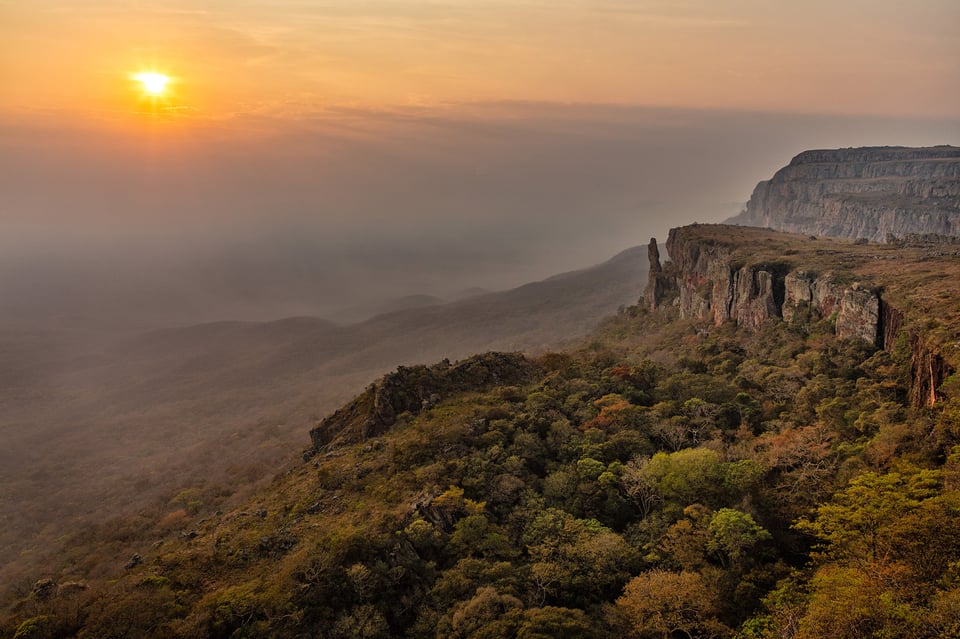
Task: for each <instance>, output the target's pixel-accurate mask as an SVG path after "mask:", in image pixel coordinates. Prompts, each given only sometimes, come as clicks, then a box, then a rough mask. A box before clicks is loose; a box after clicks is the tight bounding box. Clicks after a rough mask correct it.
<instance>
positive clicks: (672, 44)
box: [0, 0, 960, 119]
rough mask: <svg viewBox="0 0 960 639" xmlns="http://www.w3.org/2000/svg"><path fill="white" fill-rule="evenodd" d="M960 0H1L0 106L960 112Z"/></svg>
mask: <svg viewBox="0 0 960 639" xmlns="http://www.w3.org/2000/svg"><path fill="white" fill-rule="evenodd" d="M958 34H960V3H958V2H956V1H955V0H916V1H915V2H904V1H902V0H834V1H826V0H812V1H811V0H805V1H804V2H786V1H774V0H729V1H723V2H721V1H718V0H689V1H679V0H658V1H648V2H644V1H642V0H426V1H423V0H419V1H414V0H369V1H363V0H140V1H137V0H125V1H124V0H113V1H106V0H29V2H25V1H23V2H21V1H16V0H0V81H2V90H0V109H2V110H6V111H11V110H16V111H23V110H29V111H34V112H37V111H39V112H45V111H50V112H58V113H79V114H85V115H88V116H93V117H97V118H101V119H102V118H107V119H112V118H122V117H124V116H125V114H126V115H129V114H130V113H132V112H137V111H140V110H143V105H142V104H138V96H137V93H136V91H135V90H134V89H133V87H132V86H131V83H130V81H129V79H128V76H129V74H130V73H131V72H133V71H137V70H140V69H143V68H147V67H154V68H156V69H157V70H161V71H165V72H168V73H170V74H172V75H174V76H176V77H177V78H178V82H177V84H176V85H175V86H174V87H173V89H174V94H173V95H171V97H170V98H169V100H168V101H167V103H166V104H165V105H164V106H165V107H166V108H167V112H168V113H170V114H176V115H179V116H181V117H193V118H213V119H220V118H224V117H229V116H231V115H234V114H237V113H245V114H250V113H269V114H271V115H280V116H290V117H295V116H297V115H298V114H302V113H305V112H311V111H315V110H317V109H321V108H325V107H328V106H330V105H352V106H359V107H363V108H370V107H383V106H387V107H389V106H397V105H411V104H417V105H431V104H441V103H451V102H454V103H455V102H475V101H495V100H530V101H547V102H601V103H629V104H642V105H669V106H682V107H694V108H724V109H747V110H761V111H775V112H777V111H779V112H819V113H847V114H851V113H863V114H886V115H906V116H914V117H916V116H920V117H923V116H940V117H943V116H946V117H952V116H957V115H960V36H958Z"/></svg>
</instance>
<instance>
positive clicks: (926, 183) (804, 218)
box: [729, 146, 960, 242]
mask: <svg viewBox="0 0 960 639" xmlns="http://www.w3.org/2000/svg"><path fill="white" fill-rule="evenodd" d="M729 221H730V223H733V224H741V225H745V226H759V227H765V228H771V229H775V230H778V231H786V232H791V233H803V234H812V235H826V236H833V237H844V238H864V239H867V240H870V241H875V242H882V241H886V240H887V238H888V236H890V237H904V236H907V235H910V234H936V235H947V236H958V235H960V148H958V147H951V146H937V147H929V148H903V147H867V148H860V149H837V150H825V151H806V152H804V153H801V154H800V155H798V156H796V157H795V158H793V160H792V161H791V162H790V164H789V165H788V166H786V167H784V168H782V169H780V170H779V171H777V173H776V174H775V175H774V176H773V178H772V179H770V180H767V181H764V182H760V184H758V185H757V187H756V189H755V190H754V192H753V195H752V196H751V198H750V201H749V202H748V203H747V206H746V209H745V210H744V211H743V212H742V213H741V214H740V215H738V216H736V217H734V218H732V219H731V220H729Z"/></svg>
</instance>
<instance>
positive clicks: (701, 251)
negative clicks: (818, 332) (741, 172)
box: [644, 224, 953, 406]
mask: <svg viewBox="0 0 960 639" xmlns="http://www.w3.org/2000/svg"><path fill="white" fill-rule="evenodd" d="M724 229H728V231H727V232H728V233H731V232H732V231H733V229H732V228H730V227H723V226H719V225H697V224H694V225H692V226H688V227H682V228H675V229H671V230H670V234H669V237H668V239H667V244H666V246H667V251H668V252H669V254H670V256H671V258H672V261H671V262H667V263H666V264H661V263H660V258H659V251H658V250H657V248H656V240H655V239H652V240H651V241H650V245H649V246H650V248H649V249H648V251H649V259H650V272H649V276H648V284H647V288H646V292H645V294H644V299H645V302H646V303H647V304H648V305H649V307H650V309H651V310H654V311H656V310H658V309H665V308H670V307H676V309H677V312H678V313H679V315H680V317H681V318H682V319H692V320H698V321H703V322H708V323H711V324H713V325H715V326H719V325H721V324H723V323H724V322H728V321H732V322H735V323H736V324H737V325H738V326H743V327H746V328H748V329H751V330H756V329H759V328H760V327H761V326H762V325H763V324H764V323H765V322H768V321H794V320H800V319H803V318H805V317H809V318H812V319H829V320H831V321H832V322H833V324H834V327H835V331H836V334H837V336H838V337H840V338H841V339H853V340H862V341H865V342H868V343H870V344H872V345H874V346H876V347H877V348H880V349H884V350H887V351H892V350H893V349H894V348H895V347H896V345H897V342H898V340H900V339H901V338H905V339H907V340H908V341H909V344H910V348H911V353H912V355H911V356H912V360H913V365H912V373H913V382H912V385H911V398H912V400H913V403H914V404H915V405H928V406H932V405H933V404H935V403H936V402H937V401H938V398H939V395H938V390H937V389H938V388H939V387H940V385H941V384H942V383H943V381H944V380H945V379H946V378H947V377H948V376H949V375H950V374H952V372H953V367H951V366H950V365H949V364H948V363H947V362H946V360H945V359H944V357H943V356H942V354H941V352H940V348H939V347H938V346H936V345H933V344H931V343H930V342H929V340H927V339H926V337H925V335H924V334H923V332H922V331H920V330H918V329H916V328H914V327H908V326H907V324H906V317H905V314H904V312H903V311H902V310H901V309H899V308H897V307H895V306H894V305H892V304H891V303H890V302H889V301H887V300H885V299H884V298H883V297H882V293H883V289H882V288H881V287H879V286H871V285H867V284H864V283H861V282H859V281H852V280H851V277H852V276H853V275H855V274H854V273H853V272H851V271H849V270H847V269H846V268H843V267H839V268H836V267H834V263H833V262H831V261H830V259H829V258H830V257H832V256H834V255H835V254H840V255H842V256H843V257H844V258H850V257H853V258H854V259H857V255H856V254H855V253H854V254H852V255H851V254H845V252H844V251H835V250H832V249H829V248H822V249H813V250H812V251H810V252H806V251H801V250H798V249H796V248H787V249H783V248H781V247H779V246H770V247H763V248H764V249H767V250H758V251H751V250H750V243H749V242H747V243H744V242H743V241H742V240H740V241H731V242H724V241H723V240H721V239H719V237H722V236H723V233H724ZM742 232H743V233H746V235H755V236H757V237H755V238H751V239H753V240H754V241H760V240H763V241H765V242H768V243H769V242H771V241H772V240H771V238H770V237H760V236H761V235H763V234H764V232H763V231H759V230H758V231H757V232H756V233H751V232H750V231H749V230H748V229H743V230H742ZM767 235H769V234H767ZM784 237H785V238H789V241H790V242H794V243H797V242H800V241H806V242H807V243H808V244H812V243H815V240H814V239H813V238H797V237H791V236H784ZM848 247H849V248H855V247H854V246H853V245H852V244H849V245H848ZM862 256H863V257H864V258H865V257H868V253H867V252H866V251H864V252H863V253H862ZM872 257H873V258H874V259H879V258H880V257H885V256H878V255H873V256H872ZM818 258H820V259H818ZM818 262H819V264H821V265H827V266H828V268H825V269H823V270H817V269H816V268H815V266H816V265H817V263H818Z"/></svg>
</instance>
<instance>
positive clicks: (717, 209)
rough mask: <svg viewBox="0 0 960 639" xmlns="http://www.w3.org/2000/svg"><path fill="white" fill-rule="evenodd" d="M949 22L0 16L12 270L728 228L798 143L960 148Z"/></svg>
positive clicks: (180, 268) (522, 264)
mask: <svg viewBox="0 0 960 639" xmlns="http://www.w3.org/2000/svg"><path fill="white" fill-rule="evenodd" d="M958 23H960V5H958V4H957V3H956V2H953V1H951V0H921V1H919V2H915V3H903V2H900V1H899V0H872V1H869V2H868V1H866V0H842V1H831V2H827V1H825V0H824V1H821V0H816V1H812V2H802V3H787V2H759V1H755V0H732V1H730V2H714V1H708V0H699V1H691V2H673V1H669V2H668V1H649V2H640V1H631V2H623V1H620V0H558V1H555V2H541V1H539V0H510V1H509V2H507V1H499V0H489V1H484V2H475V1H472V0H470V1H467V0H435V1H430V2H413V1H411V0H373V1H370V2H356V1H354V0H323V1H321V0H315V1H307V0H269V1H268V0H249V1H246V2H234V1H227V0H190V1H187V0H145V1H139V2H132V1H125V2H104V1H102V0H70V1H66V0H31V1H30V2H0V78H2V86H3V90H2V92H0V245H2V246H0V250H2V251H3V255H4V258H3V259H4V260H6V262H7V267H6V273H7V278H6V279H8V280H12V281H14V282H17V283H18V286H21V287H22V286H27V285H26V284H25V283H24V282H25V280H24V276H23V275H22V274H23V273H29V274H31V276H32V277H36V278H41V279H42V278H43V277H47V278H48V279H49V280H50V281H56V282H60V285H62V286H67V285H66V284H65V283H64V280H63V278H64V277H68V278H73V279H76V278H79V277H81V274H86V275H83V277H95V278H96V279H97V281H98V284H97V286H98V287H99V288H100V289H102V288H103V287H105V286H107V285H106V284H105V283H104V282H103V281H102V275H93V274H94V273H100V274H102V273H103V272H107V273H109V274H110V276H109V278H108V279H109V280H110V281H114V280H119V279H123V277H124V276H126V275H129V276H130V277H134V274H136V275H135V278H134V281H135V282H136V284H134V283H130V284H129V285H128V286H129V287H133V288H142V287H144V286H147V285H148V283H149V285H150V286H158V287H159V286H161V283H162V286H166V287H172V288H173V289H177V290H179V289H178V287H179V286H181V284H180V283H182V281H183V278H184V277H185V275H184V273H194V272H195V271H196V269H202V271H203V273H205V274H207V275H208V276H209V274H210V273H211V272H213V273H218V274H219V275H215V276H210V277H213V279H217V278H219V280H218V281H219V283H220V284H224V282H230V285H231V286H239V287H241V288H243V287H244V286H248V287H249V286H253V287H256V284H253V283H251V282H250V277H251V276H250V273H257V274H258V275H257V277H259V278H262V279H263V280H264V281H263V282H261V283H260V284H261V285H262V286H265V287H270V286H271V284H270V283H269V282H270V281H272V280H270V275H269V274H270V273H275V276H276V277H277V278H279V279H280V280H282V281H283V282H285V283H289V282H290V281H291V280H296V281H302V283H303V286H304V287H305V288H306V289H308V290H311V291H313V293H314V294H315V296H317V297H324V296H330V295H347V294H349V295H360V294H361V293H368V294H371V295H372V294H374V291H377V294H380V293H383V292H385V291H388V292H394V293H398V294H408V293H431V294H442V293H445V292H449V291H450V290H455V289H458V288H460V287H463V286H483V287H488V288H489V287H492V288H501V287H505V286H511V285H517V284H521V283H523V282H525V281H529V279H531V278H538V277H544V276H547V275H550V274H552V273H554V272H557V271H559V270H565V269H569V268H574V267H579V266H586V265H588V264H592V263H597V262H599V261H602V260H604V259H606V258H607V257H609V256H610V255H612V254H613V253H615V252H617V251H619V250H621V249H624V248H627V247H628V246H631V245H635V244H640V243H644V242H645V241H646V240H647V239H648V238H649V237H650V235H658V236H661V237H662V236H663V234H664V233H665V232H666V229H667V228H669V227H670V226H674V225H676V224H681V223H685V222H691V221H695V220H701V221H719V220H721V219H724V218H726V217H728V216H730V215H732V214H734V213H736V212H737V211H738V210H739V207H740V206H742V204H743V202H744V201H746V199H747V198H748V197H749V194H750V191H751V190H752V188H753V186H754V184H755V183H756V181H757V180H758V179H759V178H762V177H765V176H769V175H770V174H771V173H772V172H773V171H774V170H775V169H776V168H778V167H779V166H782V165H783V164H784V163H786V162H787V161H788V160H789V159H790V157H792V156H793V155H795V154H796V153H798V152H800V151H802V150H803V149H805V148H811V147H842V146H855V145H863V144H901V145H930V144H949V143H954V144H956V143H958V142H960V125H958V119H960V112H958V110H960V107H958V105H960V44H958V40H957V35H956V34H957V29H956V27H957V25H958ZM23 260H26V261H23ZM238 262H242V263H243V264H245V265H246V266H245V267H244V268H242V269H240V270H237V268H238V267H237V263H238ZM13 263H16V264H18V265H20V266H17V267H16V268H15V267H14V266H11V264H13ZM121 263H122V264H123V265H124V267H122V268H118V267H117V264H121ZM24 264H30V265H31V266H29V267H27V266H23V265H24ZM37 264H41V265H42V268H39V267H37ZM91 264H95V265H97V266H96V268H94V266H91ZM266 265H270V268H267V266H266ZM384 265H389V268H386V269H385V268H384ZM227 273H229V274H230V275H227ZM240 273H244V275H240ZM71 281H72V280H71ZM186 281H187V283H188V285H190V286H193V285H196V286H200V283H199V281H198V280H197V278H196V277H193V276H187V277H186ZM237 282H244V284H243V285H242V286H241V285H240V284H237ZM325 282H339V283H340V284H334V283H329V285H328V284H325ZM33 284H35V283H34V282H32V281H31V282H30V286H29V287H30V288H31V290H34V289H33ZM38 286H39V285H38ZM203 286H213V284H211V283H209V282H208V283H206V284H204V285H203ZM40 288H41V289H43V287H42V286H41V287H40ZM67 288H69V289H70V290H79V289H77V288H76V287H75V286H67ZM201 288H202V287H201ZM44 290H46V289H44ZM51 295H53V293H51ZM54 297H56V295H54ZM254 297H255V296H254ZM8 299H9V298H8ZM257 303H259V302H257ZM255 305H256V304H255ZM298 308H299V307H298ZM311 309H312V310H315V311H317V312H319V311H320V310H322V305H320V306H317V305H313V306H309V305H308V307H306V308H305V309H304V310H311ZM279 310H280V309H278V308H275V307H270V306H269V305H268V306H267V307H263V308H261V309H260V312H259V313H258V316H264V315H270V314H271V313H275V312H279ZM224 312H225V311H224ZM200 315H202V317H203V318H204V319H209V318H210V317H219V316H221V313H220V312H218V311H216V310H213V311H209V312H206V313H203V314H200ZM200 315H198V317H199V316H200Z"/></svg>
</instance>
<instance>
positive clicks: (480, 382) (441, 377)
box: [306, 353, 533, 457]
mask: <svg viewBox="0 0 960 639" xmlns="http://www.w3.org/2000/svg"><path fill="white" fill-rule="evenodd" d="M532 371H533V365H532V364H531V363H530V362H529V361H528V360H527V359H526V358H525V357H524V356H523V355H522V354H520V353H484V354H483V355H475V356H473V357H470V358H468V359H465V360H463V361H461V362H457V363H456V364H451V363H450V362H448V361H443V362H441V363H439V364H436V365H434V366H401V367H399V368H398V369H397V370H396V372H393V373H390V374H389V375H385V376H384V377H382V378H381V379H380V380H378V381H377V382H375V383H374V384H372V385H371V386H370V387H369V388H367V390H366V391H364V392H363V393H361V394H360V395H359V396H358V397H356V398H355V399H354V400H353V401H352V402H350V403H349V404H347V405H346V406H345V407H343V408H341V409H340V410H338V411H337V412H335V413H334V414H332V415H330V416H329V417H327V418H326V419H324V420H323V421H321V422H320V423H319V424H318V425H317V427H316V428H314V429H313V430H311V431H310V440H311V442H312V443H313V449H312V450H311V451H308V454H307V455H306V456H307V457H309V456H310V454H312V453H315V452H317V451H319V450H321V449H322V448H324V447H328V446H330V445H331V444H333V443H339V444H351V443H357V442H360V441H364V440H366V439H368V438H371V437H378V436H380V435H382V434H384V433H385V432H387V431H388V430H390V428H391V427H393V426H394V424H396V423H397V421H398V418H399V416H400V415H402V414H403V413H410V414H411V415H418V414H420V413H421V412H423V411H425V410H429V409H430V408H432V407H433V406H434V405H436V404H437V403H438V402H440V401H442V400H443V399H444V398H445V397H447V396H449V395H451V394H453V393H458V392H463V391H468V390H477V391H480V390H485V389H487V388H489V387H492V386H500V385H516V384H520V383H522V382H523V381H524V380H525V379H527V378H528V377H529V375H530V374H531V372H532Z"/></svg>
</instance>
